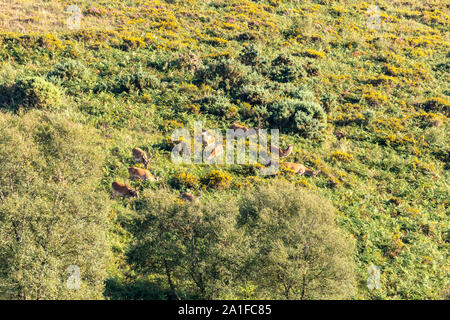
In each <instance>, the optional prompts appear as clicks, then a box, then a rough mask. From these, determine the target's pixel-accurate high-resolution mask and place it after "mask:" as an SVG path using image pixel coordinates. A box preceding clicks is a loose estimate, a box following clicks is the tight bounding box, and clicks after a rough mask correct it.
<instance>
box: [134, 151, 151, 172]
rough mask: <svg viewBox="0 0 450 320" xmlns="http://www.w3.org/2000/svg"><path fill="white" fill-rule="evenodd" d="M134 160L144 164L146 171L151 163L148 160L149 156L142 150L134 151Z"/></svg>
mask: <svg viewBox="0 0 450 320" xmlns="http://www.w3.org/2000/svg"><path fill="white" fill-rule="evenodd" d="M133 159H134V161H137V162H139V163H142V164H143V165H144V167H145V169H147V167H148V164H149V163H150V160H149V159H148V157H147V154H146V153H145V151H144V150H142V149H140V148H134V149H133Z"/></svg>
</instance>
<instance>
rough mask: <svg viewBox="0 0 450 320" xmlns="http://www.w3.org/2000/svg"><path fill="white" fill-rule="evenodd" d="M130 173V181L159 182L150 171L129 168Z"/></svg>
mask: <svg viewBox="0 0 450 320" xmlns="http://www.w3.org/2000/svg"><path fill="white" fill-rule="evenodd" d="M128 173H129V174H130V180H144V181H147V180H150V181H158V180H159V179H158V178H157V177H155V176H153V175H152V174H151V173H150V171H148V170H146V169H140V168H135V167H131V168H128Z"/></svg>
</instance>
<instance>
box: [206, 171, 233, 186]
mask: <svg viewBox="0 0 450 320" xmlns="http://www.w3.org/2000/svg"><path fill="white" fill-rule="evenodd" d="M201 181H202V184H204V185H205V186H207V187H210V188H213V189H227V188H228V187H229V186H230V183H231V176H230V175H229V174H227V173H225V172H221V171H218V170H212V171H211V172H210V173H208V174H207V175H205V176H204V177H202V179H201Z"/></svg>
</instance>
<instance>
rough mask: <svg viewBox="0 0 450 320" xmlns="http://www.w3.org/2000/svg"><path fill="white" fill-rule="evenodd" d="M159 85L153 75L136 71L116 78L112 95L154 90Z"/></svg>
mask: <svg viewBox="0 0 450 320" xmlns="http://www.w3.org/2000/svg"><path fill="white" fill-rule="evenodd" d="M159 85H160V81H159V79H158V78H157V77H156V76H155V75H153V74H151V73H149V72H146V71H143V70H138V71H136V72H132V73H127V74H125V75H122V76H120V77H118V78H116V80H115V84H114V88H113V90H112V91H113V92H114V93H122V92H132V91H143V90H144V89H156V88H158V87H159Z"/></svg>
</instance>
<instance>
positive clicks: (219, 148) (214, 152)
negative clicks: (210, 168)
mask: <svg viewBox="0 0 450 320" xmlns="http://www.w3.org/2000/svg"><path fill="white" fill-rule="evenodd" d="M222 154H223V145H222V144H219V145H217V146H215V147H214V149H213V150H212V152H211V154H210V155H209V157H208V158H207V159H206V161H208V162H209V161H211V160H212V159H214V158H215V157H219V156H221V155H222Z"/></svg>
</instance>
